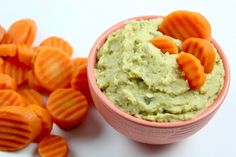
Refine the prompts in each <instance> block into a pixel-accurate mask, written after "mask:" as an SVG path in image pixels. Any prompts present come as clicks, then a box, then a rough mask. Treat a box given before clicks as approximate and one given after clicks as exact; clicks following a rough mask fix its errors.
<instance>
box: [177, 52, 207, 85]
mask: <svg viewBox="0 0 236 157" xmlns="http://www.w3.org/2000/svg"><path fill="white" fill-rule="evenodd" d="M177 62H178V64H179V68H180V69H181V70H182V71H183V72H184V74H185V78H186V79H187V80H188V83H189V86H190V87H191V88H192V89H199V88H200V87H201V86H202V85H203V84H204V83H205V80H206V75H205V73H204V68H203V66H202V65H201V63H200V61H199V60H198V59H197V58H196V57H195V56H193V55H192V54H190V53H185V52H182V53H180V54H179V56H178V58H177Z"/></svg>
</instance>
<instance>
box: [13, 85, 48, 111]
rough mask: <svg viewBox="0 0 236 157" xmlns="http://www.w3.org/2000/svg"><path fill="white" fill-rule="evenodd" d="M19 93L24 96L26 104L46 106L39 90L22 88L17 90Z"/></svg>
mask: <svg viewBox="0 0 236 157" xmlns="http://www.w3.org/2000/svg"><path fill="white" fill-rule="evenodd" d="M17 93H18V94H20V95H21V96H22V98H23V99H24V100H25V103H26V105H30V104H36V105H38V106H41V107H44V104H43V96H42V95H41V94H40V93H38V92H37V91H35V90H33V89H20V90H18V91H17Z"/></svg>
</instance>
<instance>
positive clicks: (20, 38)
mask: <svg viewBox="0 0 236 157" xmlns="http://www.w3.org/2000/svg"><path fill="white" fill-rule="evenodd" d="M35 35H36V24H35V22H34V21H33V20H31V19H22V20H19V21H16V22H15V23H13V24H12V25H11V27H10V28H9V30H8V31H7V33H6V34H5V36H4V39H3V41H2V43H5V44H26V45H32V43H33V41H34V38H35Z"/></svg>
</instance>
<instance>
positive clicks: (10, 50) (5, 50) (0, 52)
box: [0, 44, 16, 57]
mask: <svg viewBox="0 0 236 157" xmlns="http://www.w3.org/2000/svg"><path fill="white" fill-rule="evenodd" d="M15 55H16V45H15V44H2V45H0V56H1V57H13V56H15Z"/></svg>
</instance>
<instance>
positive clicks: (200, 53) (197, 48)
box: [183, 38, 216, 73]
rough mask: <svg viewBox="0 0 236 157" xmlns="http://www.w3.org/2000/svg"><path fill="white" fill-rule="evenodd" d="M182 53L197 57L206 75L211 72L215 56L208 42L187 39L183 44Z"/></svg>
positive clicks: (198, 39)
mask: <svg viewBox="0 0 236 157" xmlns="http://www.w3.org/2000/svg"><path fill="white" fill-rule="evenodd" d="M183 51H185V52H188V53H191V54H192V55H194V56H195V57H197V58H198V59H199V60H200V61H201V64H202V66H203V67H204V71H205V72H206V73H210V72H211V71H212V70H213V68H214V65H215V59H216V54H215V51H214V49H213V46H212V44H211V42H210V41H208V40H206V39H201V38H189V39H187V40H185V41H184V43H183Z"/></svg>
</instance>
